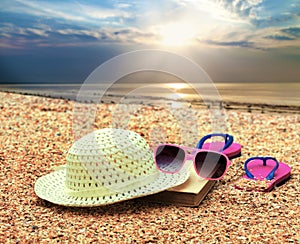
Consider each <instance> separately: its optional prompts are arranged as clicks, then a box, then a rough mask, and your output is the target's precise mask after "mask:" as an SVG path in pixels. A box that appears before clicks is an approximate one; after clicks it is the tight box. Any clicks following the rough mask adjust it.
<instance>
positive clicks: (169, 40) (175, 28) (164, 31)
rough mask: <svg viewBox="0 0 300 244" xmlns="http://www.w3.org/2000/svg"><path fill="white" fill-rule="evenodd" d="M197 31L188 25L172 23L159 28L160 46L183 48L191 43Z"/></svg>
mask: <svg viewBox="0 0 300 244" xmlns="http://www.w3.org/2000/svg"><path fill="white" fill-rule="evenodd" d="M196 32H197V29H196V28H195V27H194V26H193V25H191V24H190V23H185V22H173V23H170V24H167V25H164V26H161V27H160V31H159V34H160V36H161V44H162V45H166V46H185V45H189V44H191V43H192V41H193V40H194V39H195V37H196Z"/></svg>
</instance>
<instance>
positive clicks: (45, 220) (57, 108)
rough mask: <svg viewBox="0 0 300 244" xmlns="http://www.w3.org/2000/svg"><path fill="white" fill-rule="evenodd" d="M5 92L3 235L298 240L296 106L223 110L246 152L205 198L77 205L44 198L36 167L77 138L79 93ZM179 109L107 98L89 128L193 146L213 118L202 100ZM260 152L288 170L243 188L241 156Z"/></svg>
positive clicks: (85, 239) (47, 164) (61, 155)
mask: <svg viewBox="0 0 300 244" xmlns="http://www.w3.org/2000/svg"><path fill="white" fill-rule="evenodd" d="M0 99H1V102H0V111H1V113H0V121H1V124H0V126H1V131H0V163H1V164H0V166H1V181H0V184H1V188H0V189H1V198H2V202H1V215H0V219H1V225H0V241H1V242H3V243H34V242H36V243H49V242H50V243H57V242H62V243H75V242H79V243H91V242H98V243H135V242H136V243H171V242H172V243H299V242H300V220H299V216H300V197H299V192H300V160H299V153H300V147H299V145H300V115H299V113H295V112H293V113H276V112H272V113H261V112H255V111H252V112H249V111H241V110H225V111H224V112H223V115H224V116H225V117H224V118H226V120H224V121H223V122H222V121H221V124H222V123H223V124H222V126H226V131H227V132H228V133H230V134H232V135H233V136H234V138H235V141H236V142H238V143H240V144H242V145H243V148H242V154H243V155H242V156H241V157H240V158H237V159H234V160H232V165H231V166H230V168H229V170H228V172H227V174H226V175H225V177H224V178H223V179H221V180H220V181H218V182H217V183H216V184H215V186H214V187H213V189H212V190H211V192H210V193H209V194H208V195H207V196H206V198H205V199H204V201H203V202H202V203H201V204H200V206H199V207H195V208H190V207H181V206H176V205H172V204H169V205H168V204H158V203H146V202H141V201H138V200H129V201H124V202H121V203H116V204H112V205H108V206H104V207H95V208H71V207H63V206H57V205H54V204H52V203H49V202H46V201H44V200H41V199H39V198H38V197H37V196H36V195H35V193H34V189H33V187H34V183H35V181H36V180H37V178H38V177H40V176H43V175H45V174H48V173H50V172H51V171H53V170H54V167H56V166H58V165H63V164H65V162H66V161H65V157H66V153H67V150H68V149H69V147H70V146H71V145H72V143H73V142H74V134H73V132H72V125H73V124H72V119H73V106H74V102H72V101H67V100H63V99H53V98H44V97H36V96H29V95H28V96H25V95H19V94H12V93H7V92H1V93H0ZM174 111H176V109H175V110H174ZM174 111H173V112H174ZM177 111H181V112H180V113H179V115H178V116H179V117H178V116H177V114H176V113H175V112H174V113H173V112H172V111H171V112H170V111H168V110H166V109H164V108H162V107H160V106H148V105H135V106H129V105H117V104H104V103H103V104H99V105H98V110H97V114H96V120H95V122H94V123H93V128H92V129H99V128H105V127H119V128H124V129H130V130H134V131H136V132H138V133H140V134H141V135H142V136H144V137H145V138H146V139H147V140H148V142H149V144H150V145H152V146H153V145H154V144H155V143H158V142H160V141H167V142H169V143H178V144H184V145H186V146H193V145H195V144H196V143H197V140H199V139H200V138H201V137H202V136H204V135H206V134H208V133H211V131H212V129H213V128H214V125H213V123H212V121H211V120H210V114H209V112H208V111H207V110H206V109H203V107H201V108H200V107H199V108H197V107H196V106H194V107H193V108H184V109H181V110H180V109H178V108H177ZM219 126H220V125H219ZM258 155H259V156H264V155H270V156H274V157H276V158H277V159H278V160H279V161H281V162H285V163H287V164H288V165H289V166H290V167H291V168H292V176H291V179H290V180H289V181H287V182H286V183H285V184H284V185H282V186H280V187H276V188H275V189H273V190H272V191H271V192H269V193H261V192H245V191H239V190H236V189H235V188H234V183H235V181H237V180H238V179H240V178H241V177H242V176H243V174H244V170H243V162H244V161H245V160H246V159H247V158H249V157H252V156H258Z"/></svg>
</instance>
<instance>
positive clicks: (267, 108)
mask: <svg viewBox="0 0 300 244" xmlns="http://www.w3.org/2000/svg"><path fill="white" fill-rule="evenodd" d="M0 92H4V93H5V92H7V93H14V94H20V95H25V96H27V95H28V96H38V97H46V98H53V99H63V100H67V101H76V98H74V97H73V96H62V95H51V94H50V93H37V92H34V91H30V90H25V91H16V90H12V89H7V90H0ZM123 97H124V96H122V95H117V94H106V95H105V96H104V97H103V99H102V100H101V101H100V102H101V103H107V104H116V103H124V102H122V101H121V100H122V98H123ZM126 98H127V99H128V101H130V102H131V103H133V104H145V105H152V104H158V103H162V104H169V105H170V104H172V103H174V102H175V103H184V104H186V105H188V106H191V107H194V106H196V107H203V108H206V107H207V105H206V104H205V103H204V102H203V101H196V100H184V99H171V98H165V97H154V96H126ZM145 100H146V101H147V102H146V103H144V101H145ZM141 101H142V102H141ZM83 102H84V103H90V102H91V100H85V101H83ZM208 102H210V101H208ZM127 103H128V102H127ZM212 103H214V102H212ZM216 105H217V106H218V107H220V108H221V106H222V107H223V109H225V110H238V111H246V112H249V113H252V112H258V113H290V114H300V106H297V105H280V104H270V103H253V102H237V101H230V100H223V101H221V102H219V101H218V102H217V104H216Z"/></svg>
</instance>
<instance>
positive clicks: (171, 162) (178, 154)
mask: <svg viewBox="0 0 300 244" xmlns="http://www.w3.org/2000/svg"><path fill="white" fill-rule="evenodd" d="M184 157H185V152H184V150H183V149H181V148H178V147H175V146H171V145H164V146H159V147H158V148H157V150H156V154H155V160H156V164H157V167H158V168H159V169H160V170H162V171H165V172H168V173H175V172H177V171H178V170H179V169H180V168H181V166H182V164H183V160H184Z"/></svg>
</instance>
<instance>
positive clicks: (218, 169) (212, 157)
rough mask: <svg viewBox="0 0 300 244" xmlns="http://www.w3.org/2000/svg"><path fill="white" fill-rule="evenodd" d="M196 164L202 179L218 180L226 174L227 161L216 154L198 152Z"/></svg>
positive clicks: (222, 156)
mask: <svg viewBox="0 0 300 244" xmlns="http://www.w3.org/2000/svg"><path fill="white" fill-rule="evenodd" d="M195 164H196V170H197V172H198V174H199V176H200V177H202V178H211V179H217V178H220V177H221V176H222V175H223V174H224V173H225V170H226V166H227V159H226V157H225V156H224V155H221V154H218V153H214V152H198V153H197V155H196V158H195Z"/></svg>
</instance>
